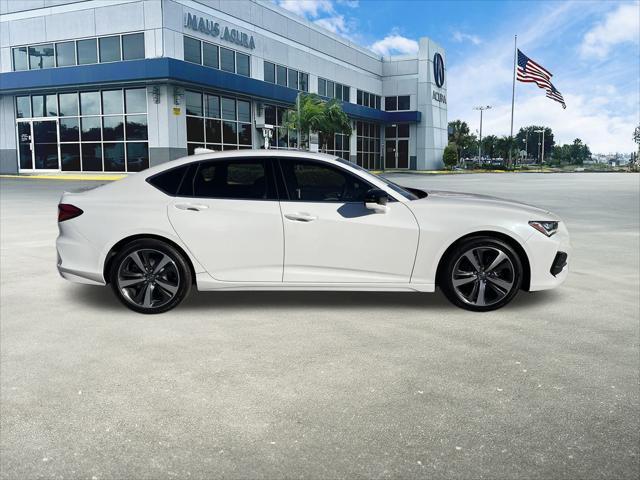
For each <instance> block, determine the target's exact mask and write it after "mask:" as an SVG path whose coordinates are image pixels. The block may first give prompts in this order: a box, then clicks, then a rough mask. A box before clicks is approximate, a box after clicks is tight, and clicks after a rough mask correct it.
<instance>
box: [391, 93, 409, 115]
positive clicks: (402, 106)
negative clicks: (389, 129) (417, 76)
mask: <svg viewBox="0 0 640 480" xmlns="http://www.w3.org/2000/svg"><path fill="white" fill-rule="evenodd" d="M384 109H385V110H386V111H387V112H393V111H396V110H410V109H411V105H410V97H409V95H399V96H397V97H396V96H394V97H385V98H384Z"/></svg>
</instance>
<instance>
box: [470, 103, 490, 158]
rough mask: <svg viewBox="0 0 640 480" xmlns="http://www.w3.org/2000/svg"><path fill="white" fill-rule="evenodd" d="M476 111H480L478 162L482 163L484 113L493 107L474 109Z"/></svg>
mask: <svg viewBox="0 0 640 480" xmlns="http://www.w3.org/2000/svg"><path fill="white" fill-rule="evenodd" d="M473 109H474V110H480V139H479V140H478V162H482V112H484V111H485V110H490V109H491V105H486V106H480V107H473Z"/></svg>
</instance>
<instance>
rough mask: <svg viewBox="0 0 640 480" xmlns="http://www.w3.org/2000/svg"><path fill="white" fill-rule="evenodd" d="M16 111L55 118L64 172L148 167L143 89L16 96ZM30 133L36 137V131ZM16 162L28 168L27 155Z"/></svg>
mask: <svg viewBox="0 0 640 480" xmlns="http://www.w3.org/2000/svg"><path fill="white" fill-rule="evenodd" d="M16 112H17V117H18V118H30V117H31V118H37V117H58V128H59V131H58V132H57V133H58V138H59V148H60V168H61V169H62V170H63V171H110V172H137V171H140V170H143V169H145V168H148V167H149V147H148V142H147V138H148V133H147V101H146V89H145V88H127V89H124V90H123V89H109V90H102V91H98V90H96V91H83V92H69V93H60V94H58V95H55V94H50V95H32V96H31V97H29V96H22V97H17V98H16ZM34 124H35V122H34ZM25 125H27V126H28V125H29V124H28V123H27V124H22V123H18V126H19V127H24V126H25ZM33 134H34V140H35V141H37V135H38V132H34V133H33ZM20 161H21V168H28V169H30V168H32V165H31V162H30V159H27V160H25V159H23V158H22V155H21V158H20Z"/></svg>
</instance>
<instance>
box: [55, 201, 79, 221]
mask: <svg viewBox="0 0 640 480" xmlns="http://www.w3.org/2000/svg"><path fill="white" fill-rule="evenodd" d="M82 213H83V212H82V210H81V209H79V208H78V207H76V206H75V205H71V204H69V203H61V204H59V205H58V222H64V221H65V220H70V219H72V218H76V217H79V216H80V215H82Z"/></svg>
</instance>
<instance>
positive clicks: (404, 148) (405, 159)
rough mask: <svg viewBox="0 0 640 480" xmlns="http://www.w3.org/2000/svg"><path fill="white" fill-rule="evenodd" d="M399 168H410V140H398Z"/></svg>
mask: <svg viewBox="0 0 640 480" xmlns="http://www.w3.org/2000/svg"><path fill="white" fill-rule="evenodd" d="M396 152H397V157H398V168H409V140H398V146H397V148H396Z"/></svg>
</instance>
